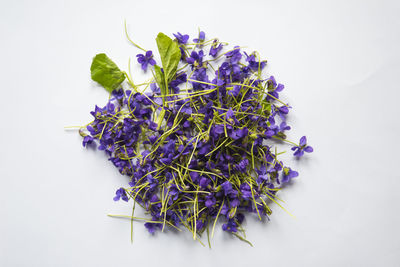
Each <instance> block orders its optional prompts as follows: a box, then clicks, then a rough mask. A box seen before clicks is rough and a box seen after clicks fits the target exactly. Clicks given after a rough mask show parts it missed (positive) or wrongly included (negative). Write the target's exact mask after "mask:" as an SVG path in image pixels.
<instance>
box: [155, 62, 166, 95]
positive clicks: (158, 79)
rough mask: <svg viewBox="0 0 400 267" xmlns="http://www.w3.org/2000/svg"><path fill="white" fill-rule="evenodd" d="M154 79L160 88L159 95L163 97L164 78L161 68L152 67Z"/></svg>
mask: <svg viewBox="0 0 400 267" xmlns="http://www.w3.org/2000/svg"><path fill="white" fill-rule="evenodd" d="M154 72H155V79H156V82H157V84H158V86H159V87H160V90H161V95H165V77H164V73H163V72H162V70H161V68H160V67H159V66H158V65H154Z"/></svg>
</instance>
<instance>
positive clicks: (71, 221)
mask: <svg viewBox="0 0 400 267" xmlns="http://www.w3.org/2000/svg"><path fill="white" fill-rule="evenodd" d="M399 12H400V4H399V2H396V1H392V2H390V1H337V0H336V1H303V2H300V1H196V2H189V1H181V2H178V1H158V2H155V1H151V2H150V1H148V2H147V3H145V1H140V2H139V1H132V0H131V1H99V0H95V1H94V0H93V1H84V2H83V1H65V2H64V1H36V2H34V1H5V0H2V1H1V4H0V36H1V40H0V48H1V50H0V52H1V57H0V85H1V104H0V111H1V120H0V129H1V131H0V149H1V153H0V177H1V180H0V183H1V184H0V266H187V265H189V266H217V265H219V266H399V265H400V255H399V252H400V231H399V226H400V216H399V203H400V194H399V190H400V175H399V173H400V172H399V170H398V167H399V158H400V156H399V153H400V145H399V143H400V141H399V139H398V138H399V136H400V120H399V115H400V112H399V109H398V106H399V104H398V103H399V97H400V93H399V77H400V65H399V63H400V52H399V45H400V42H399V41H400V27H399V26H400V19H399ZM124 19H126V20H127V23H128V26H129V32H130V34H131V36H132V38H134V39H135V40H136V41H137V42H139V43H140V44H141V45H142V46H144V47H146V48H147V49H152V50H155V49H156V45H155V41H154V38H155V36H156V34H157V33H158V32H164V33H166V34H168V35H170V36H172V33H174V32H177V31H180V32H184V33H190V34H191V35H194V34H195V33H196V32H197V30H198V27H200V28H201V29H202V30H204V31H205V32H206V33H207V36H208V37H219V38H220V39H221V40H224V41H227V42H230V43H231V44H238V45H243V46H247V47H248V49H247V50H248V51H251V50H252V49H257V50H258V51H259V52H260V53H261V55H262V56H263V57H264V58H267V59H268V61H269V62H268V64H269V65H268V69H267V71H268V73H269V74H274V75H275V77H276V78H277V80H278V81H279V82H281V83H283V84H285V86H286V89H285V91H284V94H283V95H282V97H283V98H284V99H286V100H287V101H289V102H290V104H291V105H292V106H293V110H292V114H291V116H290V119H289V121H290V124H291V125H292V127H293V131H291V133H290V135H289V137H290V138H292V139H294V140H297V139H298V138H299V137H301V136H302V135H304V134H305V135H307V137H308V140H309V143H310V145H312V146H313V147H314V148H315V152H314V153H313V154H310V155H308V156H307V157H305V158H303V159H302V160H301V161H300V162H295V161H293V162H292V167H293V168H295V169H297V170H298V171H299V172H300V177H298V178H296V180H295V182H294V183H293V184H292V185H291V186H289V187H287V188H286V189H285V190H284V191H282V192H281V193H280V197H281V198H283V199H284V200H285V201H286V204H285V207H286V208H287V209H288V210H289V211H290V212H292V213H293V214H294V215H295V216H296V219H293V218H292V217H290V216H289V215H287V214H286V213H285V212H284V211H282V210H281V209H280V208H279V207H277V206H276V205H273V206H272V208H273V212H274V213H273V215H272V216H271V221H269V222H263V223H261V222H259V221H257V220H256V219H255V218H254V216H248V217H247V220H246V223H245V227H246V229H247V236H248V239H249V240H251V241H252V242H253V244H254V248H252V247H250V246H248V245H247V244H246V243H244V242H241V241H239V240H237V239H235V238H231V237H230V236H229V235H228V234H226V233H224V232H223V231H222V230H221V228H220V227H218V228H217V231H216V236H215V237H214V240H213V248H212V249H209V248H207V247H206V248H204V247H202V246H201V245H200V244H199V243H198V242H194V241H193V240H191V237H190V234H189V233H188V232H184V233H181V234H174V233H172V232H166V233H157V234H156V235H154V236H151V235H149V234H148V233H147V231H146V230H145V228H144V227H143V225H142V223H140V222H135V223H134V243H133V244H131V243H130V223H129V221H126V220H120V219H113V218H109V217H107V216H106V214H108V213H117V214H118V213H121V214H129V213H130V209H131V204H125V203H122V202H121V203H120V202H117V203H115V202H114V201H113V200H112V197H113V196H114V192H115V190H116V189H117V188H118V187H120V186H125V185H126V183H127V178H126V177H123V176H121V175H119V174H118V172H117V170H116V169H115V168H114V167H113V166H112V164H111V163H110V162H108V161H107V160H106V157H105V156H104V155H103V153H100V152H96V151H93V150H85V149H83V148H82V145H81V138H80V137H79V135H78V134H77V132H75V131H65V130H64V128H63V127H64V126H68V125H82V124H85V123H87V122H89V120H90V119H91V118H90V115H89V111H91V110H92V109H93V107H94V105H95V104H99V105H104V104H105V103H106V99H107V93H106V92H105V91H104V90H103V89H101V88H99V87H97V86H96V84H95V83H93V82H91V80H90V72H89V68H90V64H91V59H92V57H93V56H94V55H95V54H96V53H100V52H105V53H107V54H108V55H109V56H110V57H111V58H112V59H113V60H114V61H115V62H116V63H117V64H118V65H119V66H120V67H121V68H122V69H125V70H126V69H127V66H128V58H129V57H131V58H132V59H133V60H134V61H135V55H136V54H137V53H138V52H139V51H138V50H137V49H135V48H133V47H132V46H130V45H129V43H128V42H127V40H126V39H125V37H124V34H123V21H124ZM133 72H134V73H133V76H134V77H135V80H136V81H141V80H143V78H144V77H143V76H141V74H140V71H139V69H138V68H137V67H135V68H134V69H133ZM286 148H289V147H286ZM203 241H206V239H204V240H203ZM248 264H251V265H248Z"/></svg>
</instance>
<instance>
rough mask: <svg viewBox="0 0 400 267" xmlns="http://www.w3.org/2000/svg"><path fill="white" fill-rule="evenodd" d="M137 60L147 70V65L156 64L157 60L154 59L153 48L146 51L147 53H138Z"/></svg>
mask: <svg viewBox="0 0 400 267" xmlns="http://www.w3.org/2000/svg"><path fill="white" fill-rule="evenodd" d="M136 57H137V61H138V62H139V63H140V64H141V65H142V70H144V71H146V70H147V65H148V64H150V65H152V66H154V65H155V64H156V61H155V60H154V59H153V52H152V51H151V50H149V51H146V54H145V55H143V54H138V55H136Z"/></svg>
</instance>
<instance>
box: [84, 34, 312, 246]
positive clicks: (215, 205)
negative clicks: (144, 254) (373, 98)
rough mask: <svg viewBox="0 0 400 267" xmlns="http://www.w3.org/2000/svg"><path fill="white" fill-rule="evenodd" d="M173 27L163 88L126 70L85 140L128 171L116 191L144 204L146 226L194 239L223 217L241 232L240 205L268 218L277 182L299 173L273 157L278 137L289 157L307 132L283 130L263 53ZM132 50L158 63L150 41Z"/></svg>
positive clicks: (277, 88)
mask: <svg viewBox="0 0 400 267" xmlns="http://www.w3.org/2000/svg"><path fill="white" fill-rule="evenodd" d="M174 36H175V38H176V39H175V40H174V42H176V43H177V44H178V45H179V49H180V52H181V58H180V63H179V64H180V68H179V69H178V71H177V72H176V73H175V75H174V78H173V79H172V80H171V81H170V82H169V83H168V86H166V88H167V91H166V92H165V91H164V92H163V93H162V91H163V90H161V86H160V84H158V83H157V82H156V79H153V80H152V81H150V82H149V83H145V84H141V85H135V84H134V83H133V82H132V79H128V80H129V81H128V84H129V86H130V88H129V90H124V89H122V87H121V88H119V89H115V90H114V91H112V95H111V98H110V100H109V102H108V103H107V105H106V106H105V107H104V108H99V107H97V106H96V108H95V110H94V111H93V112H91V114H92V115H93V117H94V121H93V122H91V123H90V124H89V125H88V126H87V127H86V130H87V131H83V130H82V131H81V135H82V136H83V138H84V139H83V146H91V145H95V143H98V149H99V150H104V151H105V153H106V154H107V155H108V158H109V160H110V161H111V162H112V163H113V164H114V165H115V167H117V168H118V170H119V172H120V173H121V174H124V175H127V176H128V177H129V178H130V181H129V186H127V187H121V188H119V189H118V190H117V191H116V196H115V197H114V200H116V201H117V200H120V199H122V200H124V201H128V200H129V199H133V200H134V201H135V203H136V204H138V205H140V206H142V207H143V208H144V209H145V210H146V211H147V212H148V214H149V215H150V216H151V219H149V220H147V222H146V223H145V227H146V228H147V229H148V231H149V232H150V233H154V232H155V231H157V230H163V229H164V228H165V226H168V227H172V228H176V229H180V228H181V227H182V226H183V227H186V228H187V229H189V230H190V231H191V232H192V234H193V237H194V238H195V239H196V238H197V237H198V236H199V235H201V234H202V233H203V232H204V231H205V230H207V233H209V232H211V233H213V232H214V227H215V225H216V222H217V220H218V219H222V220H223V221H224V222H223V225H222V229H223V230H224V231H227V232H230V233H233V234H234V235H236V236H237V237H239V238H241V239H242V240H243V235H241V233H242V234H243V233H244V230H243V228H242V223H243V221H244V219H245V214H246V213H249V212H250V213H254V214H256V216H258V217H259V218H260V219H262V218H263V217H266V218H268V215H270V214H271V209H270V206H269V204H270V203H271V202H277V201H278V199H277V197H276V194H277V192H278V191H279V190H280V189H281V188H282V186H283V185H285V184H287V183H289V182H290V180H291V179H292V178H295V177H297V176H298V172H297V171H294V170H292V169H291V168H290V167H288V166H286V165H285V164H284V163H283V162H282V161H281V160H280V159H279V155H280V154H281V153H278V152H277V149H276V147H277V145H278V144H280V143H281V142H282V141H284V142H287V143H288V144H291V145H292V146H293V147H292V150H294V151H295V152H294V156H296V157H302V156H303V155H304V152H308V153H309V152H312V151H313V149H312V147H311V146H308V145H307V141H306V137H305V136H303V137H302V138H301V139H300V142H299V144H296V143H293V142H291V141H288V140H287V139H286V134H285V132H286V131H288V130H290V129H291V127H290V126H288V125H287V124H286V117H287V115H288V113H289V110H290V108H291V107H290V106H289V105H288V104H287V103H285V102H283V101H282V100H280V95H279V94H280V93H281V92H282V90H283V89H284V86H283V85H282V84H279V83H277V82H276V81H275V78H274V77H273V76H270V77H266V78H264V77H263V69H264V68H265V66H266V61H263V60H261V59H260V57H259V55H258V53H256V52H253V53H251V54H247V53H246V52H243V51H242V49H241V48H240V47H239V46H235V47H233V48H231V49H226V48H225V47H226V46H227V44H226V43H222V42H219V41H218V39H211V40H208V41H206V37H205V33H204V32H200V33H199V35H198V37H196V38H195V39H193V43H188V42H189V36H188V35H187V34H181V33H179V32H178V33H176V34H174ZM224 48H225V49H226V51H225V52H223V50H224ZM137 59H138V62H139V63H140V64H141V66H142V69H143V70H147V68H148V67H151V66H154V65H156V61H155V60H154V59H153V53H152V51H146V52H145V54H139V55H138V56H137ZM141 86H143V87H145V88H143V90H138V89H139V87H141ZM147 88H149V89H150V90H147ZM87 132H88V133H87ZM131 218H132V219H136V217H133V216H132V217H131ZM209 230H211V231H209Z"/></svg>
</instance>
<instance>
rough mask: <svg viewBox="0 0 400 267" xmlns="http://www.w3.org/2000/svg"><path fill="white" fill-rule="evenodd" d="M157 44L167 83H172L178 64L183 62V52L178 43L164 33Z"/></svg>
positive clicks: (157, 39)
mask: <svg viewBox="0 0 400 267" xmlns="http://www.w3.org/2000/svg"><path fill="white" fill-rule="evenodd" d="M156 42H157V47H158V52H159V53H160V57H161V63H162V66H163V69H164V75H165V80H166V82H170V81H171V80H172V79H173V78H174V76H175V74H176V70H177V68H178V63H179V61H180V60H181V50H180V49H179V45H178V43H177V42H175V41H172V39H171V38H169V37H168V36H167V35H165V34H163V33H162V32H160V33H159V34H158V35H157V38H156Z"/></svg>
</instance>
